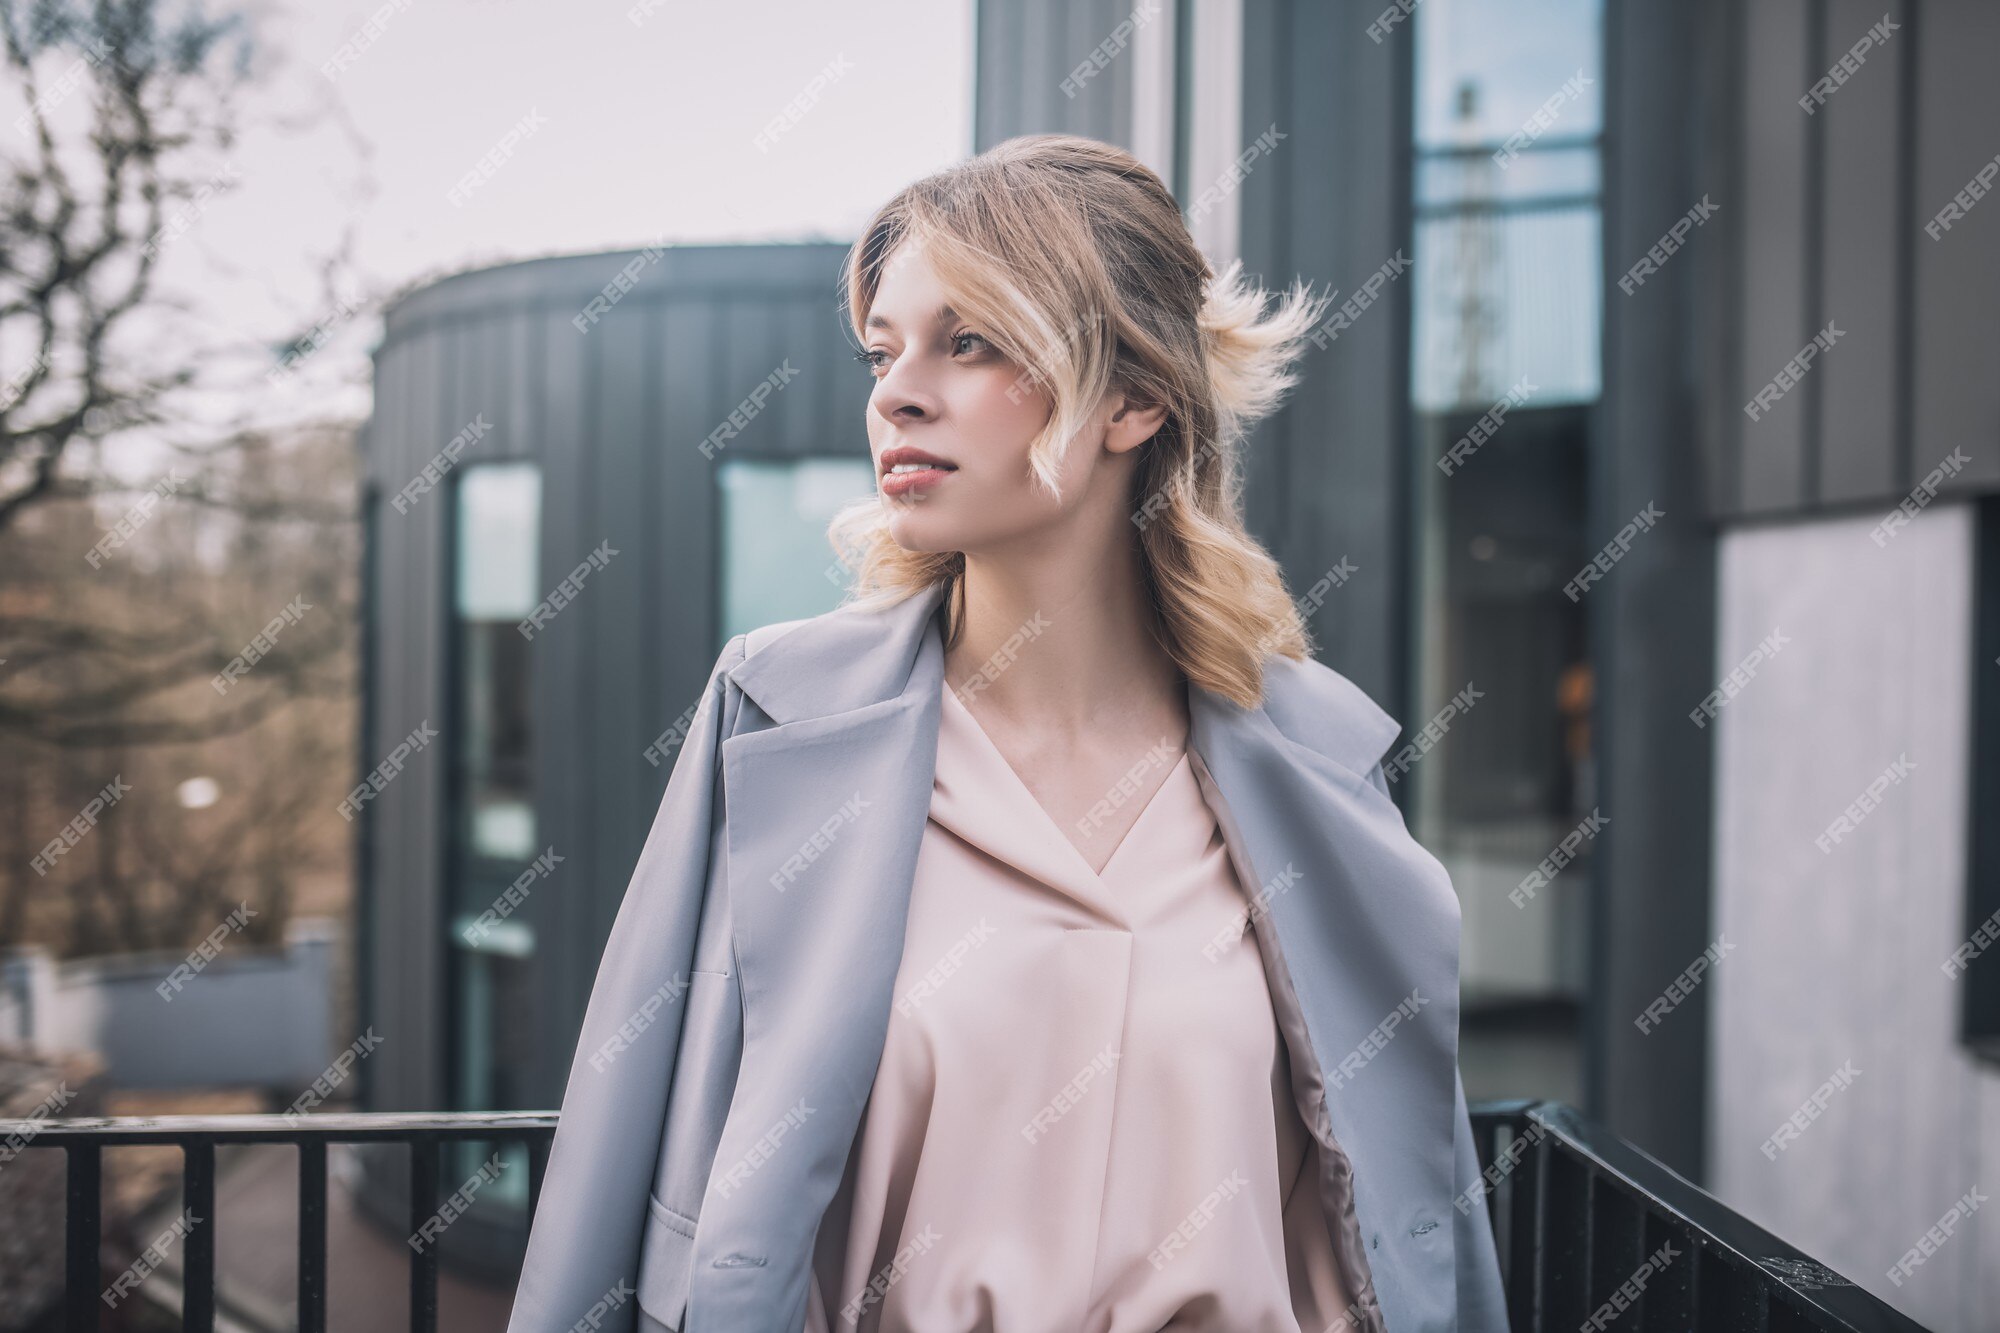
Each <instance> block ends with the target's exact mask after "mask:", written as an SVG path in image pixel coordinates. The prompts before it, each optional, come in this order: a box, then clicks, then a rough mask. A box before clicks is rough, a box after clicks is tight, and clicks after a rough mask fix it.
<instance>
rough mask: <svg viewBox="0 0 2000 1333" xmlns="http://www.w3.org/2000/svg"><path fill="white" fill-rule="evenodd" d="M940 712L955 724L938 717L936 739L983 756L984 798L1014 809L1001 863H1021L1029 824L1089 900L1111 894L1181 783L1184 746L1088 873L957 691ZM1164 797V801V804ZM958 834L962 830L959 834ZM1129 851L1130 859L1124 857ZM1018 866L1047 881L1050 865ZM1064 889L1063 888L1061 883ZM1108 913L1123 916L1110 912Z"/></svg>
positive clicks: (1079, 853)
mask: <svg viewBox="0 0 2000 1333" xmlns="http://www.w3.org/2000/svg"><path fill="white" fill-rule="evenodd" d="M944 709H945V712H946V713H949V714H950V715H951V716H952V717H953V718H954V719H956V723H957V725H956V726H954V725H953V724H952V723H951V722H947V721H946V720H945V719H944V717H942V716H941V717H940V719H939V726H940V729H941V730H940V736H941V737H943V738H945V740H946V741H947V743H948V742H949V741H950V740H951V739H952V738H953V737H952V733H956V734H957V735H960V736H962V737H963V738H964V739H966V740H968V741H969V742H970V743H971V747H972V749H973V750H975V751H977V752H978V754H979V755H980V756H982V757H983V762H984V771H985V776H987V777H989V778H990V781H988V782H986V783H984V784H982V786H983V787H984V789H985V790H986V791H987V793H988V794H989V795H995V796H999V797H1000V799H1002V800H1004V801H1007V802H1009V803H1010V804H1012V805H1013V806H1015V807H1016V808H1017V813H1018V818H1017V819H1016V820H1015V821H1013V822H1014V841H1013V842H1011V843H1010V844H1009V845H1008V846H1007V848H1006V851H1005V853H1004V854H1003V859H1005V860H1009V861H1014V862H1016V863H1017V864H1020V863H1021V855H1022V853H1023V850H1024V849H1022V848H1021V847H1020V842H1019V834H1020V823H1021V821H1023V820H1025V821H1026V822H1027V824H1028V825H1030V826H1032V827H1036V828H1039V830H1040V835H1039V837H1038V838H1037V842H1038V843H1047V844H1048V845H1049V846H1050V847H1052V848H1056V847H1059V850H1057V851H1055V852H1054V853H1053V855H1054V857H1055V859H1056V860H1057V861H1059V862H1060V861H1066V862H1067V866H1068V869H1069V870H1070V871H1071V872H1072V873H1073V874H1080V875H1081V876H1082V880H1083V883H1084V884H1085V885H1086V886H1088V887H1089V888H1090V889H1092V890H1094V891H1095V892H1094V893H1093V894H1092V895H1090V900H1092V901H1095V898H1096V894H1099V893H1106V892H1108V891H1110V889H1111V887H1112V886H1111V881H1112V880H1114V879H1122V878H1123V875H1122V873H1121V870H1122V867H1123V866H1124V864H1125V863H1126V862H1127V861H1129V860H1131V859H1132V856H1134V855H1136V854H1137V848H1138V845H1139V844H1140V843H1141V839H1140V838H1139V836H1138V835H1139V834H1140V832H1141V826H1142V825H1145V824H1146V823H1148V821H1150V820H1152V819H1153V818H1154V817H1155V815H1156V813H1157V807H1160V806H1162V805H1165V804H1167V803H1168V801H1170V800H1171V799H1172V788H1173V786H1174V784H1175V783H1176V782H1177V781H1179V780H1180V776H1181V770H1182V769H1183V768H1186V767H1188V755H1187V748H1186V746H1183V747H1182V748H1181V753H1180V755H1179V757H1178V758H1177V759H1176V760H1175V761H1174V764H1173V766H1172V767H1171V768H1170V769H1168V770H1167V776H1166V777H1165V778H1164V779H1162V780H1161V782H1160V783H1159V785H1158V786H1156V787H1154V788H1153V791H1152V793H1151V794H1150V795H1149V796H1148V797H1147V798H1146V804H1145V807H1144V808H1143V809H1141V810H1140V811H1139V814H1138V817H1137V818H1135V819H1134V820H1133V821H1132V823H1131V824H1130V825H1128V826H1127V827H1126V829H1125V832H1124V834H1123V836H1121V837H1120V838H1119V840H1118V845H1117V846H1116V847H1113V848H1112V849H1111V855H1110V856H1109V857H1107V858H1105V862H1104V866H1103V868H1102V869H1101V870H1098V869H1092V868H1091V865H1090V862H1089V861H1088V860H1087V859H1085V857H1084V854H1083V849H1082V848H1080V847H1078V846H1077V845H1076V843H1075V841H1073V840H1072V839H1071V838H1070V836H1069V835H1068V834H1067V833H1066V832H1064V831H1063V827H1062V825H1061V824H1059V823H1057V822H1056V818H1055V816H1054V815H1052V814H1050V813H1049V811H1048V808H1047V807H1046V806H1044V805H1043V804H1042V803H1041V801H1040V800H1039V799H1038V798H1037V797H1036V796H1035V793H1034V791H1033V790H1032V789H1031V788H1030V787H1029V786H1028V784H1027V783H1026V782H1025V781H1024V780H1022V778H1021V775H1020V773H1019V772H1018V771H1016V769H1015V768H1014V765H1013V763H1012V762H1011V761H1010V760H1009V759H1008V758H1007V755H1006V753H1005V752H1004V751H1002V750H1001V749H1000V746H999V744H998V743H997V742H995V741H994V739H993V738H992V737H991V736H989V735H988V734H987V732H986V728H985V727H983V726H981V725H980V722H979V719H978V718H977V717H976V716H974V714H973V712H972V709H971V708H970V707H969V706H967V704H966V703H965V701H964V700H963V699H960V698H959V697H958V692H957V691H956V690H954V689H952V688H951V687H950V686H949V685H946V686H945V687H944ZM946 729H949V730H946ZM941 794H944V795H946V798H947V799H946V804H947V805H948V806H949V805H951V804H952V802H951V801H950V799H949V795H948V793H941ZM1163 797H1165V798H1167V799H1166V800H1163V799H1162V798H1163ZM961 831H962V832H963V831H964V830H961ZM989 831H994V830H989ZM974 840H975V841H978V840H979V839H977V838H975V839H974ZM987 850H988V851H995V850H996V849H995V848H994V847H993V846H991V845H988V846H987ZM1128 852H1129V853H1131V855H1128ZM1037 859H1039V858H1037ZM1023 868H1024V869H1030V870H1038V871H1041V872H1043V874H1044V877H1045V878H1047V877H1048V875H1047V872H1048V871H1049V870H1050V869H1051V868H1052V867H1050V866H1048V865H1047V864H1046V863H1044V864H1042V865H1040V866H1036V865H1028V864H1023ZM1053 882H1057V883H1060V882H1061V881H1060V880H1057V881H1053ZM1064 887H1068V886H1067V885H1065V886H1064ZM1105 906H1106V907H1107V908H1108V907H1109V906H1110V904H1108V903H1107V904H1105ZM1113 915H1122V914H1119V913H1116V912H1114V913H1113Z"/></svg>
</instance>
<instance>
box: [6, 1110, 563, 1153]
mask: <svg viewBox="0 0 2000 1333" xmlns="http://www.w3.org/2000/svg"><path fill="white" fill-rule="evenodd" d="M556 1116H557V1113H556V1112H554V1111H340V1112H328V1113H325V1114H321V1113H319V1112H308V1113H306V1114H303V1115H297V1116H288V1115H286V1114H284V1113H283V1112H275V1113H263V1112H256V1113H245V1114H241V1115H230V1114H225V1115H143V1116H141V1115H113V1116H76V1117H70V1118H63V1117H58V1116H50V1117H48V1118H47V1119H44V1120H0V1144H5V1143H6V1142H7V1141H8V1140H9V1139H10V1138H11V1137H13V1136H15V1135H20V1136H21V1137H23V1138H29V1139H33V1140H34V1142H33V1143H32V1144H30V1145H25V1146H32V1147H41V1148H64V1147H68V1146H70V1145H72V1144H79V1145H94V1146H97V1147H112V1146H118V1147H123V1146H125V1145H128V1144H134V1143H151V1144H169V1145H170V1144H180V1143H298V1142H301V1141H304V1142H308V1143H311V1142H319V1143H365V1142H369V1141H377V1142H379V1141H382V1140H390V1141H394V1142H397V1143H406V1142H410V1141H412V1140H417V1139H438V1140H443V1141H450V1140H459V1139H482V1138H498V1139H522V1138H532V1137H534V1136H536V1135H541V1136H544V1137H547V1136H553V1135H554V1134H555V1132H556Z"/></svg>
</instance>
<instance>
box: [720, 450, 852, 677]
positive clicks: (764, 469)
mask: <svg viewBox="0 0 2000 1333" xmlns="http://www.w3.org/2000/svg"><path fill="white" fill-rule="evenodd" d="M721 491H722V642H723V643H727V642H728V641H729V640H730V639H732V638H734V637H735V636H736V635H738V634H741V633H743V632H744V631H746V630H752V629H755V628H757V627H758V626H760V625H769V624H772V623H773V622H775V621H780V620H797V619H801V618H803V617H806V616H815V615H818V614H819V613H821V612H822V611H831V610H832V609H833V608H834V607H835V606H837V605H839V603H840V599H841V597H842V595H843V594H844V593H845V592H846V590H847V587H848V585H849V583H850V582H851V580H850V579H849V578H848V577H847V574H846V571H844V570H843V569H841V568H840V566H839V565H838V564H837V563H836V562H835V560H834V558H833V552H832V550H831V549H830V548H829V547H828V546H827V540H826V526H827V524H828V523H829V522H831V521H832V519H833V516H834V514H835V513H836V512H837V511H838V510H839V509H840V508H841V507H842V506H843V505H845V504H847V503H848V502H849V501H852V500H856V499H861V498H864V497H866V496H869V495H872V494H873V493H874V491H875V470H874V467H873V465H872V464H871V463H870V461H869V460H868V459H867V458H865V457H863V458H845V457H843V458H793V459H781V460H773V461H765V460H758V459H742V458H734V459H728V460H726V461H725V462H724V463H723V464H722V471H721ZM717 648H718V651H719V650H720V645H717Z"/></svg>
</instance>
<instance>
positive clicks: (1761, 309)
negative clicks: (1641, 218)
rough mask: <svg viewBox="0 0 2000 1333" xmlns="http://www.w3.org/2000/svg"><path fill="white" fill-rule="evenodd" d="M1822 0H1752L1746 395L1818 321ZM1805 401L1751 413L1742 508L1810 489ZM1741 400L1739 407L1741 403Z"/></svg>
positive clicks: (1747, 85)
mask: <svg viewBox="0 0 2000 1333" xmlns="http://www.w3.org/2000/svg"><path fill="white" fill-rule="evenodd" d="M1818 3H1819V0H1808V3H1807V4H1804V5H1801V4H1798V3H1796V0H1750V3H1749V5H1748V7H1747V9H1748V12H1747V19H1748V22H1747V26H1746V31H1745V34H1744V36H1745V62H1744V66H1745V67H1744V83H1743V127H1742V132H1743V136H1744V158H1745V161H1744V172H1743V292H1742V297H1741V302H1742V304H1741V306H1740V309H1741V312H1742V316H1741V317H1742V321H1743V324H1742V330H1743V331H1742V356H1743V364H1742V371H1741V380H1742V385H1743V393H1744V399H1745V402H1748V401H1749V400H1750V398H1751V397H1752V396H1753V395H1755V394H1756V393H1757V392H1758V391H1759V390H1760V389H1761V388H1763V387H1764V386H1765V385H1767V384H1769V383H1770V382H1771V380H1772V379H1773V378H1774V377H1775V376H1776V375H1777V374H1778V372H1779V370H1780V369H1781V368H1783V367H1784V365H1785V364H1786V363H1787V362H1789V361H1790V360H1791V359H1792V358H1793V357H1794V356H1796V355H1797V354H1798V352H1799V349H1800V348H1801V347H1803V346H1804V345H1805V344H1806V342H1807V341H1809V340H1810V339H1811V337H1812V335H1813V333H1814V332H1815V331H1816V330H1814V329H1813V328H1812V327H1810V316H1809V314H1808V293H1807V290H1806V282H1807V270H1806V267H1805V260H1804V256H1803V254H1802V253H1801V246H1800V240H1801V238H1802V237H1803V236H1804V235H1805V234H1806V229H1807V227H1808V225H1809V223H1808V213H1809V211H1810V210H1811V209H1812V208H1813V207H1814V205H1815V204H1816V203H1817V201H1816V200H1813V199H1809V198H1808V197H1807V194H1806V186H1807V171H1806V154H1807V148H1808V142H1807V140H1808V133H1809V131H1810V129H1811V119H1810V118H1809V117H1808V116H1807V115H1806V114H1805V112H1804V111H1803V110H1801V109H1800V107H1799V103H1798V99H1799V98H1800V97H1801V96H1802V95H1803V94H1804V92H1805V90H1806V89H1807V88H1808V87H1810V86H1811V85H1812V81H1813V79H1814V78H1816V77H1818V76H1817V74H1815V73H1813V72H1812V67H1813V63H1814V55H1815V53H1814V52H1813V51H1812V50H1811V48H1810V47H1809V45H1808V43H1807V28H1808V22H1809V12H1810V11H1811V10H1812V9H1813V8H1814V6H1815V5H1817V4H1818ZM1819 114H1824V109H1823V108H1822V110H1821V111H1820V113H1819ZM1822 364H1824V363H1822ZM1806 404H1807V395H1806V394H1805V393H1802V392H1800V391H1799V390H1797V389H1794V390H1792V391H1791V392H1787V393H1785V394H1784V395H1783V396H1782V397H1779V398H1777V399H1776V401H1775V402H1773V403H1771V404H1770V405H1769V406H1767V407H1761V408H1759V409H1758V415H1757V418H1756V419H1755V420H1754V421H1752V420H1747V418H1746V424H1745V425H1744V426H1743V427H1742V433H1741V435H1740V437H1739V438H1740V440H1741V447H1740V449H1739V451H1738V454H1737V460H1736V462H1737V478H1738V480H1737V495H1736V507H1737V509H1738V510H1739V512H1756V511H1760V510H1786V509H1791V508H1794V507H1796V506H1797V505H1798V504H1799V503H1800V502H1801V501H1802V500H1803V499H1804V496H1805V492H1804V485H1805V478H1806V464H1805V450H1806V436H1805V430H1806V417H1807V412H1806ZM1736 406H1737V408H1738V410H1739V411H1740V410H1741V409H1742V407H1743V404H1742V403H1738V404H1736Z"/></svg>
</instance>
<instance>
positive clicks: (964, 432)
mask: <svg viewBox="0 0 2000 1333" xmlns="http://www.w3.org/2000/svg"><path fill="white" fill-rule="evenodd" d="M948 305H949V302H948V299H947V298H946V296H945V293H944V291H943V288H942V287H941V286H940V285H939V283H938V280H937V276H936V274H934V273H933V272H932V270H931V267H930V265H929V263H928V262H926V261H925V259H924V257H923V254H922V251H921V249H911V248H908V247H907V246H906V247H904V248H899V249H898V250H897V251H895V252H893V253H892V254H891V255H890V257H889V261H888V263H887V264H886V265H885V266H884V273H883V277H882V280H881V284H880V286H879V287H878V288H877V290H876V293H875V303H874V305H873V306H872V307H871V308H870V310H869V313H868V318H867V327H866V329H865V334H866V339H865V342H864V344H863V347H864V352H863V355H864V356H866V357H867V358H868V359H869V360H870V361H871V362H872V372H871V373H873V374H874V376H875V390H874V393H873V395H872V396H871V397H870V399H869V403H868V448H869V453H870V454H871V455H872V456H873V458H874V460H875V479H876V485H877V486H878V487H879V488H880V490H881V493H882V496H883V502H884V504H886V505H887V507H888V511H889V531H890V535H891V536H892V537H893V538H894V539H895V540H896V542H897V544H898V545H900V546H902V547H903V548H904V549H906V550H912V551H930V552H936V551H965V552H968V553H977V552H981V551H990V550H994V549H996V548H998V547H1000V546H1002V545H1004V544H1007V543H1010V542H1013V541H1016V540H1018V539H1021V538H1024V537H1029V538H1032V537H1038V536H1040V537H1046V536H1047V535H1048V529H1049V528H1050V527H1051V526H1052V525H1054V524H1057V523H1060V522H1062V521H1064V519H1065V516H1066V515H1068V514H1071V513H1073V512H1074V511H1076V510H1078V509H1079V508H1080V507H1081V506H1084V505H1086V504H1089V503H1091V502H1092V499H1093V496H1094V497H1095V499H1096V501H1097V502H1098V504H1099V505H1100V506H1101V505H1102V503H1103V501H1104V500H1105V499H1106V498H1107V496H1108V497H1109V498H1110V500H1111V502H1112V505H1113V507H1116V508H1122V507H1123V505H1124V500H1123V497H1124V496H1126V495H1128V494H1129V490H1128V489H1126V486H1127V484H1128V483H1129V476H1130V471H1131V468H1130V464H1131V463H1132V462H1133V461H1134V458H1135V457H1136V456H1134V455H1130V454H1129V451H1128V450H1121V451H1120V452H1119V453H1118V454H1115V455H1114V454H1113V453H1111V452H1109V451H1108V449H1107V447H1106V444H1108V443H1109V442H1108V441H1107V442H1106V444H1100V440H1101V439H1102V438H1103V436H1104V432H1103V430H1102V429H1100V425H1101V423H1099V422H1097V421H1095V420H1094V421H1093V424H1092V426H1091V427H1090V428H1089V429H1088V430H1087V432H1086V434H1085V436H1084V437H1083V438H1079V439H1077V440H1075V441H1073V442H1072V444H1071V447H1070V448H1069V450H1068V451H1067V452H1066V454H1065V455H1064V458H1063V461H1062V463H1061V465H1060V476H1061V480H1062V490H1063V498H1062V499H1061V500H1060V501H1058V500H1055V499H1052V498H1050V496H1049V494H1048V492H1047V491H1045V490H1043V489H1042V488H1041V487H1040V486H1039V485H1037V484H1036V483H1035V480H1034V476H1033V474H1032V473H1031V472H1030V470H1029V467H1028V446H1029V444H1030V443H1031V442H1032V441H1033V440H1034V438H1035V436H1036V435H1037V434H1038V433H1040V431H1041V430H1042V428H1043V427H1044V426H1045V425H1046V424H1047V422H1048V420H1049V416H1050V413H1051V412H1052V411H1053V407H1054V404H1053V400H1052V399H1051V397H1050V396H1049V394H1048V393H1047V392H1046V391H1045V390H1043V389H1042V388H1040V387H1039V386H1037V385H1034V384H1032V383H1031V382H1030V380H1029V378H1028V375H1027V372H1026V371H1025V370H1024V369H1023V368H1022V367H1021V366H1019V365H1017V364H1016V363H1015V362H1013V361H1011V360H1009V359H1007V358H1006V357H1005V356H1003V355H1001V353H1000V351H999V350H998V349H997V348H995V347H994V346H992V345H991V344H990V343H988V342H987V341H986V339H985V338H983V337H982V336H980V335H981V330H980V328H979V326H978V325H976V324H974V323H972V322H971V321H970V320H968V319H966V318H964V317H963V316H960V315H957V314H955V313H953V312H952V311H951V310H949V309H948V308H947V307H948ZM1119 403H1120V400H1119V399H1118V398H1117V397H1116V396H1115V395H1112V396H1110V398H1109V408H1108V409H1107V411H1109V410H1115V409H1116V408H1117V406H1118V405H1119ZM1107 460H1108V461H1109V462H1110V463H1112V464H1113V466H1110V467H1107V466H1105V464H1106V462H1107ZM913 462H914V463H922V464H928V463H937V464H940V465H941V466H937V467H923V468H921V469H920V470H915V471H910V470H908V465H909V464H910V463H913ZM899 464H902V465H903V470H904V471H905V472H906V473H907V475H898V473H897V470H896V469H897V466H898V465H899ZM1112 474H1116V475H1115V476H1113V475H1112ZM1114 488H1115V489H1114Z"/></svg>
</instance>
